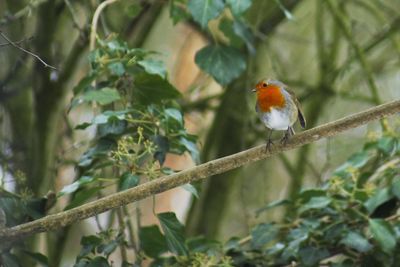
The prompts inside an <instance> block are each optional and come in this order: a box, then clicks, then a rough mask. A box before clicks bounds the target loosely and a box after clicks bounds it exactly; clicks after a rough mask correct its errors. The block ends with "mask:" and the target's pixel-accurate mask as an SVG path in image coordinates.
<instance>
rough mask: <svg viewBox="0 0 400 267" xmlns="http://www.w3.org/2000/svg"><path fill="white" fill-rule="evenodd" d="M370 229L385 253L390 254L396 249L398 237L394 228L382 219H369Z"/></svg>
mask: <svg viewBox="0 0 400 267" xmlns="http://www.w3.org/2000/svg"><path fill="white" fill-rule="evenodd" d="M368 224H369V229H370V231H371V233H372V237H373V238H374V239H375V240H376V242H377V243H378V244H379V246H380V247H381V248H382V250H383V251H384V252H387V253H390V252H392V251H393V250H394V248H395V247H396V235H395V232H394V229H393V227H392V226H391V225H390V224H389V223H388V222H386V221H385V220H382V219H369V220H368Z"/></svg>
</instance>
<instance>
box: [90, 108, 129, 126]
mask: <svg viewBox="0 0 400 267" xmlns="http://www.w3.org/2000/svg"><path fill="white" fill-rule="evenodd" d="M129 112H130V110H118V111H114V110H106V111H104V112H103V113H101V114H99V115H97V116H96V117H94V118H93V120H92V123H94V124H102V123H107V122H108V120H109V119H110V118H112V117H114V118H117V119H119V120H124V119H125V118H126V114H127V113H129Z"/></svg>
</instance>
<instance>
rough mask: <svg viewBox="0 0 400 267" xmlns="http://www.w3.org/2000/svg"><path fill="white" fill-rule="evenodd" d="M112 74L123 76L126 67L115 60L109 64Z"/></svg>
mask: <svg viewBox="0 0 400 267" xmlns="http://www.w3.org/2000/svg"><path fill="white" fill-rule="evenodd" d="M107 68H108V70H109V71H110V72H111V74H113V75H116V76H122V75H124V73H125V67H124V65H123V64H122V63H121V62H114V63H111V64H109V65H108V66H107Z"/></svg>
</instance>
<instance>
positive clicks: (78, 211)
mask: <svg viewBox="0 0 400 267" xmlns="http://www.w3.org/2000/svg"><path fill="white" fill-rule="evenodd" d="M399 112H400V100H395V101H392V102H389V103H386V104H383V105H379V106H376V107H373V108H370V109H368V110H365V111H363V112H359V113H356V114H353V115H350V116H347V117H344V118H342V119H339V120H336V121H333V122H330V123H327V124H324V125H321V126H318V127H315V128H313V129H310V130H307V131H304V132H302V133H300V134H296V135H295V136H293V137H292V138H291V139H290V140H289V141H288V142H287V144H285V145H283V144H277V145H276V146H274V147H273V148H272V149H271V150H269V151H267V150H266V149H265V145H260V146H257V147H254V148H250V149H248V150H245V151H242V152H239V153H236V154H233V155H230V156H226V157H223V158H219V159H216V160H212V161H209V162H206V163H203V164H201V165H198V166H195V167H192V168H189V169H187V170H183V171H180V172H178V173H174V174H171V175H167V176H164V177H160V178H159V179H154V180H151V181H149V182H146V183H144V184H141V185H139V186H137V187H134V188H131V189H128V190H125V191H122V192H117V193H114V194H111V195H108V196H106V197H104V198H101V199H98V200H95V201H92V202H90V203H87V204H84V205H82V206H79V207H76V208H73V209H70V210H67V211H63V212H60V213H57V214H53V215H48V216H45V217H43V218H41V219H38V220H34V221H32V222H28V223H24V224H21V225H17V226H14V227H11V228H5V229H2V230H0V248H2V247H6V246H10V245H11V243H12V241H14V240H16V239H19V238H22V237H25V236H29V235H32V234H35V233H40V232H47V231H51V230H57V229H60V228H61V227H65V226H67V225H70V224H73V223H75V222H78V221H81V220H84V219H86V218H89V217H92V216H94V215H96V214H100V213H103V212H105V211H108V210H111V209H114V208H117V207H121V206H123V205H127V204H129V203H132V202H136V201H138V200H141V199H144V198H146V197H149V196H153V195H155V194H159V193H161V192H165V191H167V190H169V189H172V188H175V187H178V186H181V185H184V184H187V183H190V182H194V181H199V180H202V179H205V178H207V177H210V176H213V175H216V174H220V173H224V172H227V171H229V170H232V169H236V168H239V167H241V166H244V165H247V164H250V163H252V162H255V161H259V160H262V159H265V158H267V157H271V156H272V155H275V154H278V153H280V152H283V151H287V150H291V149H294V148H297V147H300V146H303V145H306V144H309V143H312V142H315V141H318V140H320V139H322V138H326V137H330V136H335V135H338V134H339V133H341V132H344V131H346V130H349V129H353V128H355V127H358V126H361V125H364V124H366V123H368V122H370V121H373V120H378V119H382V118H384V117H387V116H389V115H393V114H396V113H399Z"/></svg>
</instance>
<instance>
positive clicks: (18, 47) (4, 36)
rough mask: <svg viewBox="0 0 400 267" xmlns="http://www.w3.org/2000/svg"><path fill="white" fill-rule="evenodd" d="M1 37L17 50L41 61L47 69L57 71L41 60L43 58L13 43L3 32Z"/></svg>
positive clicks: (0, 32) (0, 33)
mask: <svg viewBox="0 0 400 267" xmlns="http://www.w3.org/2000/svg"><path fill="white" fill-rule="evenodd" d="M0 35H1V36H2V37H3V38H4V39H5V40H6V41H7V42H8V43H9V44H10V45H12V46H14V47H15V48H17V49H19V50H21V51H22V52H25V53H27V54H29V55H31V56H33V57H34V58H36V59H37V60H39V61H40V62H41V63H42V64H43V65H44V66H45V67H46V68H51V69H54V70H56V68H55V67H53V66H51V65H49V64H47V63H46V62H45V61H44V60H43V59H41V58H40V57H39V56H38V55H36V54H35V53H33V52H31V51H28V50H26V49H25V48H23V47H21V46H19V45H18V44H17V43H15V42H13V41H11V39H10V38H8V37H7V36H6V35H5V34H4V33H3V32H2V31H1V30H0Z"/></svg>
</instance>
